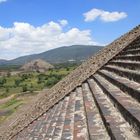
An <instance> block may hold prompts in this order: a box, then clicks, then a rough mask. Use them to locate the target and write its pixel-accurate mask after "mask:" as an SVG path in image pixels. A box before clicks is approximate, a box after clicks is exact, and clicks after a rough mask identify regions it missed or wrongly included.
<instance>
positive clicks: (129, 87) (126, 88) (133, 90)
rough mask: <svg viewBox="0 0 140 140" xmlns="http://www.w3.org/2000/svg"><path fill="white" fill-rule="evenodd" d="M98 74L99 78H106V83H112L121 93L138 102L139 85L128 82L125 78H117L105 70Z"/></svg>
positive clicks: (139, 100) (139, 95)
mask: <svg viewBox="0 0 140 140" xmlns="http://www.w3.org/2000/svg"><path fill="white" fill-rule="evenodd" d="M98 74H100V75H101V76H103V77H104V78H106V79H107V80H108V81H110V82H111V83H113V84H114V85H115V86H117V87H118V88H120V89H121V90H122V91H123V92H125V93H127V94H128V95H130V96H131V97H132V98H134V99H136V100H137V101H138V102H140V84H139V83H137V82H134V81H132V80H129V79H127V78H123V77H122V76H119V75H117V74H114V73H113V72H110V71H107V70H100V71H99V72H98Z"/></svg>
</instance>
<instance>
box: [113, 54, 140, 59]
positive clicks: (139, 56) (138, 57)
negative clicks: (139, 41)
mask: <svg viewBox="0 0 140 140" xmlns="http://www.w3.org/2000/svg"><path fill="white" fill-rule="evenodd" d="M113 60H131V61H140V55H139V54H138V55H133V54H131V55H129V56H125V55H124V56H119V55H118V56H116V57H114V58H113Z"/></svg>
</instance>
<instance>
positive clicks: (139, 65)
mask: <svg viewBox="0 0 140 140" xmlns="http://www.w3.org/2000/svg"><path fill="white" fill-rule="evenodd" d="M108 64H109V65H113V66H119V67H123V68H128V69H131V70H140V62H136V61H127V60H125V61H121V60H116V61H110V62H109V63H108Z"/></svg>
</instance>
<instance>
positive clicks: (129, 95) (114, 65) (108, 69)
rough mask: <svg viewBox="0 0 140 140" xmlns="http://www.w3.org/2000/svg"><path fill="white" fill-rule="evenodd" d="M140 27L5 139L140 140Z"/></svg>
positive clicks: (5, 131) (14, 125) (37, 106)
mask: <svg viewBox="0 0 140 140" xmlns="http://www.w3.org/2000/svg"><path fill="white" fill-rule="evenodd" d="M139 71H140V26H137V27H136V28H134V29H133V30H132V31H130V32H128V33H127V34H125V35H123V36H121V37H120V38H119V39H117V40H115V41H114V42H113V43H111V44H110V45H108V46H107V47H106V48H104V49H103V50H101V51H100V52H99V53H98V54H96V55H95V56H93V57H91V58H90V59H89V60H88V61H86V62H85V63H83V64H82V65H81V66H80V67H78V68H77V69H76V70H74V71H73V72H72V73H71V74H69V75H68V76H67V77H66V78H64V79H63V80H62V81H60V82H59V83H58V84H57V85H55V86H54V87H53V88H52V89H50V90H49V91H48V92H47V93H46V95H45V96H42V97H40V98H39V99H38V101H36V102H34V103H33V104H32V106H30V107H29V108H28V110H26V111H25V112H22V113H18V115H17V116H14V117H13V118H10V120H7V121H6V122H5V123H4V125H3V126H2V127H1V129H0V136H1V139H2V140H8V139H13V140H14V139H15V140H51V139H53V140H54V139H55V140H66V139H69V140H71V139H73V140H89V139H91V140H106V139H107V140H108V139H112V140H122V139H128V140H135V139H137V140H138V139H140V138H139V135H140V73H139Z"/></svg>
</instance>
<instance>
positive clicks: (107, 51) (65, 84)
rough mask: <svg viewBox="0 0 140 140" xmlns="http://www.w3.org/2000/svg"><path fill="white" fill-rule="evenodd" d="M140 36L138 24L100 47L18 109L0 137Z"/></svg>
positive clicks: (12, 131)
mask: <svg viewBox="0 0 140 140" xmlns="http://www.w3.org/2000/svg"><path fill="white" fill-rule="evenodd" d="M139 36H140V26H137V27H136V28H134V29H133V30H132V31H130V32H128V33H127V34H125V35H123V36H121V37H120V38H119V39H117V40H115V41H114V42H113V43H111V44H110V45H108V46H107V47H106V48H104V49H102V50H101V51H100V52H99V53H97V54H96V55H95V56H93V57H91V58H90V59H89V60H87V61H86V62H84V63H83V64H82V65H81V66H79V67H78V68H77V69H76V70H74V71H73V72H71V73H70V74H69V75H68V76H67V77H65V78H64V79H63V80H62V81H60V82H59V83H58V84H56V85H55V86H54V87H53V88H51V89H50V90H49V91H48V92H46V94H45V95H43V96H41V97H39V99H38V100H37V101H36V102H33V103H32V105H30V106H27V109H25V111H22V112H21V111H18V112H17V113H16V114H15V115H13V116H12V117H11V118H10V119H9V120H7V121H6V122H5V123H3V125H2V126H1V128H0V139H1V140H8V139H11V138H12V137H13V136H14V135H16V134H17V133H18V132H20V131H21V130H22V129H23V128H25V127H27V126H28V125H29V124H30V123H31V122H33V121H34V120H35V119H37V118H38V117H39V116H41V115H42V114H43V113H44V112H46V111H47V110H48V109H49V108H50V107H52V106H53V105H54V104H55V103H57V102H58V101H59V100H61V99H62V98H63V97H64V96H66V95H67V94H68V93H69V92H71V91H72V90H74V89H75V88H76V87H77V86H79V85H80V84H81V83H82V82H83V81H85V80H86V79H87V78H88V77H90V76H91V75H93V74H94V73H95V72H96V71H97V70H98V69H99V68H101V67H102V66H103V65H104V64H106V63H107V62H108V61H109V60H110V59H112V58H113V57H114V56H115V55H117V54H118V53H119V52H120V51H121V50H123V49H124V48H125V47H126V46H128V45H130V44H131V43H132V42H133V41H134V40H136V39H137V38H138V37H139Z"/></svg>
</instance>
